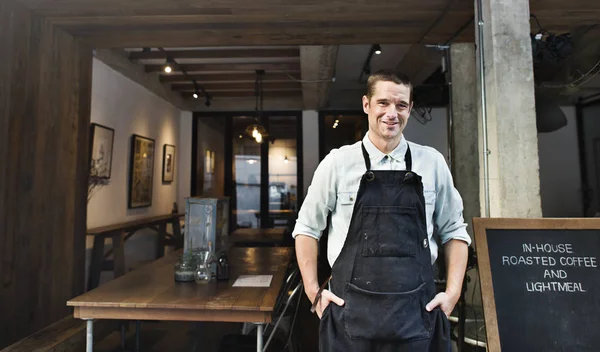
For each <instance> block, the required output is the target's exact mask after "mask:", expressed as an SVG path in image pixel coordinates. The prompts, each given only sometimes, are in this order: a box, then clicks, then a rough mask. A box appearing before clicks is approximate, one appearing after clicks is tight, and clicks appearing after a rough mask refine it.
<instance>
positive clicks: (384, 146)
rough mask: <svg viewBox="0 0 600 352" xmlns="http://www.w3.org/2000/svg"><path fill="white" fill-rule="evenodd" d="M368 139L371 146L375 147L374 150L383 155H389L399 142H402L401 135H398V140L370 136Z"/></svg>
mask: <svg viewBox="0 0 600 352" xmlns="http://www.w3.org/2000/svg"><path fill="white" fill-rule="evenodd" d="M368 137H369V140H370V141H371V143H373V145H374V146H375V148H377V149H379V151H380V152H382V153H383V154H389V153H391V152H392V151H393V150H394V149H396V147H398V145H399V144H400V141H402V135H399V136H398V138H394V139H383V138H377V137H374V136H371V134H369V135H368Z"/></svg>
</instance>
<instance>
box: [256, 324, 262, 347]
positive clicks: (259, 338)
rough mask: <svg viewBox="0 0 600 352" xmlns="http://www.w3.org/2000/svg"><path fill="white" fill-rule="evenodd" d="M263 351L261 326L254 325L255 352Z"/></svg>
mask: <svg viewBox="0 0 600 352" xmlns="http://www.w3.org/2000/svg"><path fill="white" fill-rule="evenodd" d="M262 350H263V324H256V352H262Z"/></svg>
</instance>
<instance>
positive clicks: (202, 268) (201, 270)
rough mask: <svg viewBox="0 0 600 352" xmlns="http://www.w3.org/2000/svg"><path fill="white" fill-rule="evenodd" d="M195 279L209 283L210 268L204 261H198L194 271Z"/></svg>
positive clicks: (201, 282) (202, 282) (200, 282)
mask: <svg viewBox="0 0 600 352" xmlns="http://www.w3.org/2000/svg"><path fill="white" fill-rule="evenodd" d="M194 280H196V283H197V284H207V283H209V282H210V281H211V275H210V270H209V268H208V266H206V264H204V263H198V266H197V267H196V271H195V272H194Z"/></svg>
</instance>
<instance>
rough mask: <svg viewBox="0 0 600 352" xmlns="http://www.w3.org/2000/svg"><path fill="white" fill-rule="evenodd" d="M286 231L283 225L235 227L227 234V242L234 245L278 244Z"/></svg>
mask: <svg viewBox="0 0 600 352" xmlns="http://www.w3.org/2000/svg"><path fill="white" fill-rule="evenodd" d="M286 233H287V229H286V228H285V227H276V228H272V229H245V228H241V229H236V230H235V231H233V232H232V233H231V235H230V236H229V243H231V244H232V245H234V246H252V245H262V246H278V245H280V244H281V243H282V242H283V236H285V235H286Z"/></svg>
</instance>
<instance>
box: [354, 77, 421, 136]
mask: <svg viewBox="0 0 600 352" xmlns="http://www.w3.org/2000/svg"><path fill="white" fill-rule="evenodd" d="M411 109H412V102H411V101H410V88H409V87H408V86H406V85H403V84H396V83H393V82H387V81H379V82H377V83H375V92H374V94H373V96H372V97H371V99H370V100H369V99H368V98H367V96H363V110H364V112H365V114H367V115H368V117H369V134H370V135H371V134H373V136H372V137H374V138H378V139H383V140H384V141H385V142H389V141H393V140H396V139H397V140H400V137H401V135H402V131H404V128H405V127H406V123H407V122H408V117H409V116H410V111H411Z"/></svg>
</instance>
